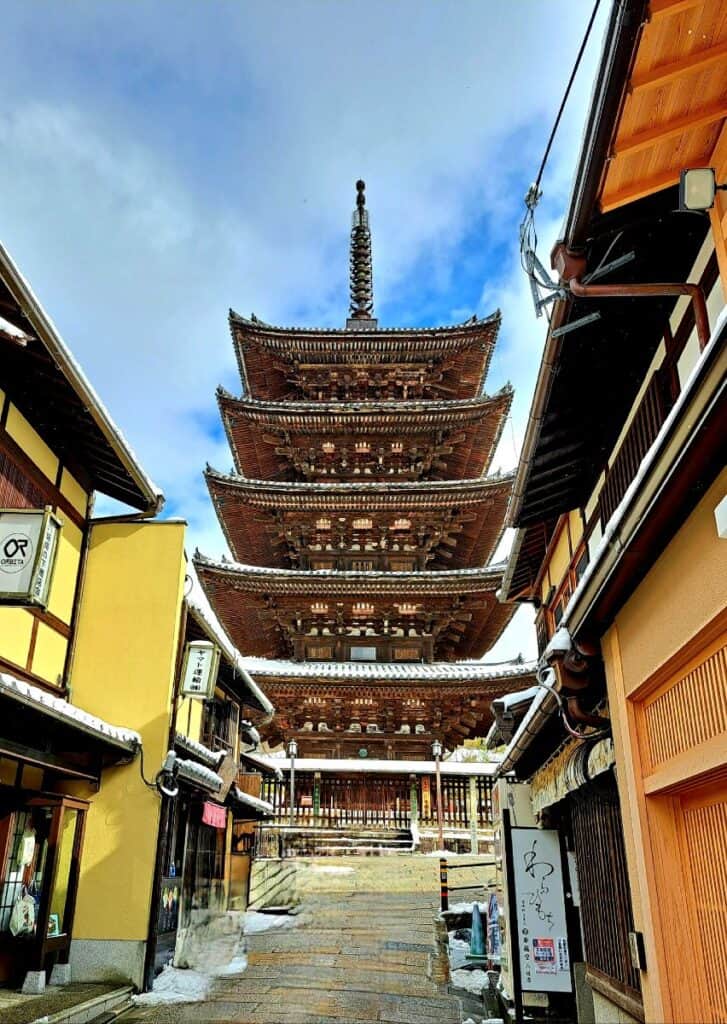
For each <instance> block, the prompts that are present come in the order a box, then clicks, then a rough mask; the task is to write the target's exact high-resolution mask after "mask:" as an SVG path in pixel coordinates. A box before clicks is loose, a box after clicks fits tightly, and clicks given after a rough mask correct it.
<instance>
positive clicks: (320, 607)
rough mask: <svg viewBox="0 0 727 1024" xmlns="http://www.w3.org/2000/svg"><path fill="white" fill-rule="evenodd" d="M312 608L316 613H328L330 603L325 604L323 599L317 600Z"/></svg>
mask: <svg viewBox="0 0 727 1024" xmlns="http://www.w3.org/2000/svg"><path fill="white" fill-rule="evenodd" d="M310 610H311V611H312V612H313V614H314V615H327V614H328V605H327V604H324V603H323V602H322V601H316V602H315V603H314V604H312V605H311V606H310Z"/></svg>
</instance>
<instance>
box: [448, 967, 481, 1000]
mask: <svg viewBox="0 0 727 1024" xmlns="http://www.w3.org/2000/svg"><path fill="white" fill-rule="evenodd" d="M452 984H453V985H455V986H456V987H457V988H464V989H466V990H467V991H468V992H472V994H473V995H476V996H479V995H482V993H483V992H484V990H485V989H486V988H487V987H488V985H489V984H490V979H489V978H488V976H487V972H486V971H452Z"/></svg>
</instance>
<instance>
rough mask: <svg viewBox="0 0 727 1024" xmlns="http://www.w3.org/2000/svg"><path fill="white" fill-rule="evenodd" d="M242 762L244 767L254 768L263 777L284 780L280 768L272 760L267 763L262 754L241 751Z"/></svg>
mask: <svg viewBox="0 0 727 1024" xmlns="http://www.w3.org/2000/svg"><path fill="white" fill-rule="evenodd" d="M240 761H241V762H242V764H243V765H249V767H250V768H254V769H255V770H256V771H258V772H261V773H262V774H263V775H273V776H275V778H276V779H282V778H283V773H282V772H281V770H280V768H278V766H277V765H276V764H275V763H274V762H272V761H271V760H270V759H268V760H267V761H266V760H265V758H264V757H261V755H260V754H254V753H253V752H252V751H249V752H247V751H244V750H241V751H240Z"/></svg>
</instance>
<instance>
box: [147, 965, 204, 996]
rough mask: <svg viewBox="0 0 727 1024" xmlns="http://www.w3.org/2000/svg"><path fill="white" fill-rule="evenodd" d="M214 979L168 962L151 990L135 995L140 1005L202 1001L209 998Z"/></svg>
mask: <svg viewBox="0 0 727 1024" xmlns="http://www.w3.org/2000/svg"><path fill="white" fill-rule="evenodd" d="M211 981H212V979H211V977H210V976H209V975H208V974H202V972H201V971H190V970H185V971H183V970H180V968H179V967H172V965H171V964H167V966H166V967H164V968H162V973H161V974H158V975H157V976H156V978H155V979H154V987H153V988H152V990H151V992H144V993H143V994H142V995H140V996H133V1000H134V1002H135V1003H136V1004H137V1005H139V1006H157V1005H159V1004H160V1003H201V1002H202V1000H203V999H206V998H207V993H208V992H209V989H210V983H211Z"/></svg>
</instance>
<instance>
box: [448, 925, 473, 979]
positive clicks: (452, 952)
mask: <svg viewBox="0 0 727 1024" xmlns="http://www.w3.org/2000/svg"><path fill="white" fill-rule="evenodd" d="M469 955H470V944H469V942H467V941H466V940H465V939H455V937H454V935H453V934H452V932H450V933H449V964H450V968H451V969H452V970H453V971H456V970H457V969H458V968H460V967H462V966H464V964H465V963H466V962H467V957H468V956H469Z"/></svg>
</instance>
